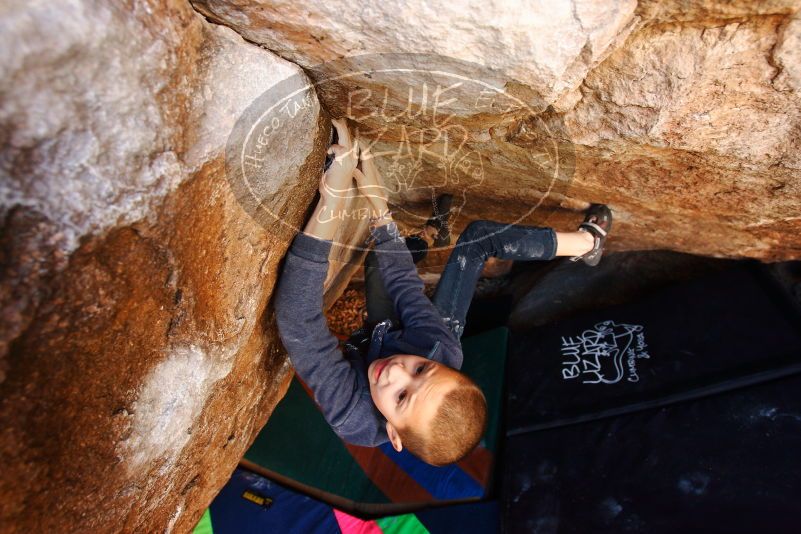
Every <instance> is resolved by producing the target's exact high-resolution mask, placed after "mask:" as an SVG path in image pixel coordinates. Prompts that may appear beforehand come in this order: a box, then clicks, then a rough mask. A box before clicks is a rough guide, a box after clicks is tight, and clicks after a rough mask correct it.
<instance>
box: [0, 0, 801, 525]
mask: <svg viewBox="0 0 801 534" xmlns="http://www.w3.org/2000/svg"><path fill="white" fill-rule="evenodd" d="M193 7H194V8H195V9H193ZM799 7H801V0H770V1H765V2H752V1H745V0H743V1H734V2H729V1H725V2H724V1H715V0H708V1H703V0H675V1H669V2H665V1H661V0H644V1H641V2H637V1H635V0H620V1H617V2H608V1H603V2H602V1H600V0H558V1H547V2H546V1H523V0H519V1H517V0H515V1H504V2H500V1H489V2H487V1H484V2H480V1H478V0H470V1H468V2H461V3H454V2H430V1H428V2H426V1H423V0H410V1H408V2H404V3H402V7H401V6H400V5H399V4H397V3H392V2H378V1H372V0H371V1H369V2H362V3H361V4H359V5H358V6H355V5H354V4H352V3H346V2H341V1H338V0H332V1H328V2H316V3H297V2H295V3H293V2H288V1H284V0H192V3H191V4H190V3H189V2H186V0H119V1H116V2H102V1H100V0H69V1H64V2H59V3H57V4H52V3H47V2H44V1H38V0H35V1H28V2H2V3H0V47H1V48H2V50H3V51H4V54H3V57H2V58H0V122H1V123H2V128H0V132H2V133H0V140H1V141H2V142H0V145H1V148H0V172H1V173H2V174H1V175H0V176H1V178H2V181H1V182H0V225H2V232H1V233H0V277H2V279H1V280H0V309H1V310H2V322H0V428H1V429H2V430H1V431H0V460H1V461H2V465H3V475H2V477H0V530H1V531H4V532H29V531H34V532H39V531H45V530H55V531H64V530H67V531H82V532H83V531H85V532H95V531H112V530H113V531H124V532H155V531H173V530H174V531H179V532H183V531H187V530H188V529H190V528H191V527H192V526H193V525H194V523H195V521H196V520H197V519H198V517H199V516H200V513H201V512H202V510H203V509H204V508H205V507H206V506H207V505H208V503H209V502H210V500H211V499H212V497H213V496H214V494H215V493H216V491H217V490H218V489H219V488H220V487H221V486H222V484H223V483H224V482H225V480H226V479H227V477H228V475H229V474H230V473H231V471H232V470H233V468H234V466H235V465H236V463H237V461H238V460H239V459H240V457H241V455H242V453H243V452H244V450H245V449H246V448H247V446H248V444H249V443H250V442H251V440H252V438H253V436H254V435H255V432H257V431H258V430H259V429H260V428H261V427H262V426H263V424H264V423H265V422H266V420H267V418H268V416H269V414H270V413H271V410H272V408H273V407H274V406H275V404H276V402H277V401H278V400H279V399H280V397H281V395H282V394H283V391H284V389H285V387H286V385H287V383H288V380H289V377H290V375H291V370H290V366H289V365H288V363H287V361H286V358H285V354H284V352H283V349H282V347H281V345H280V342H279V341H278V337H277V334H276V331H275V326H274V323H273V320H272V313H271V311H270V308H269V299H270V296H271V293H272V289H273V286H274V284H275V281H276V275H277V272H278V268H279V265H280V261H281V259H282V257H283V255H284V253H285V251H286V248H287V246H288V244H289V242H290V239H291V237H292V235H293V232H294V231H296V229H297V228H298V227H300V226H301V225H302V224H303V222H304V219H305V217H306V216H307V215H308V208H309V206H310V204H311V203H312V201H313V198H314V194H315V190H316V189H317V186H318V181H319V170H320V167H321V165H322V160H323V154H324V147H325V145H326V144H327V142H328V139H329V134H330V130H329V126H328V121H327V119H326V115H327V114H329V113H330V114H331V115H337V116H347V117H349V119H350V121H351V125H352V126H353V128H354V129H357V130H358V132H359V134H360V135H362V136H363V137H365V138H366V139H368V140H370V142H371V143H373V147H372V148H373V153H374V154H375V155H376V156H377V157H378V164H379V166H380V167H381V170H382V171H383V175H384V177H385V179H386V182H387V183H386V186H387V189H388V190H389V199H390V201H391V204H392V207H393V209H394V210H395V216H396V218H397V219H398V220H400V221H401V222H402V223H403V224H404V225H405V226H406V228H407V229H414V228H419V227H421V226H422V224H423V222H424V221H425V220H426V219H427V218H428V217H429V216H430V215H431V200H432V198H435V197H436V195H437V194H439V193H442V192H450V193H453V194H454V195H455V197H456V198H455V202H454V209H455V217H454V220H453V226H454V228H455V231H456V232H458V231H460V230H461V229H462V228H464V226H465V225H466V224H467V223H468V222H469V221H471V220H473V219H477V218H489V219H496V220H502V221H507V222H513V221H514V222H522V223H526V224H549V225H553V226H556V227H557V228H561V229H567V228H573V227H575V225H576V223H577V222H578V221H579V220H580V218H581V215H580V211H581V210H582V209H584V208H585V207H586V206H587V205H588V203H590V202H606V203H609V204H611V205H612V207H613V209H614V210H615V213H616V222H615V230H614V232H615V236H614V239H613V240H612V241H610V245H611V247H612V248H616V249H619V250H623V249H656V248H667V249H673V250H677V251H683V252H692V253H700V254H707V255H714V256H725V257H740V256H750V257H754V258H760V259H764V260H775V259H791V258H799V257H801V201H799V198H801V57H799V50H801V46H800V44H801V16H799V13H798V12H799ZM198 11H199V12H200V13H202V15H203V16H201V15H200V14H198V13H197V12H198ZM204 16H205V17H206V18H204ZM209 21H211V22H209ZM217 23H219V24H217ZM293 63H295V64H293ZM299 67H302V68H303V69H305V70H306V71H307V72H308V76H309V78H307V77H306V76H307V75H306V74H305V73H304V70H301V68H299ZM309 80H310V81H311V82H313V83H314V85H315V86H314V89H315V90H314V91H312V90H310V89H309V88H308V87H306V86H307V83H308V82H309ZM279 86H280V90H276V91H272V92H270V91H267V90H268V89H271V88H275V87H279ZM265 91H267V93H265ZM265 94H267V95H268V97H264V95H265ZM263 97H264V98H263ZM284 97H286V98H284ZM318 99H319V100H318ZM273 104H275V106H276V107H271V106H272V105H273ZM254 106H255V107H254ZM260 106H261V107H260ZM271 113H272V115H271ZM282 114H285V115H282ZM287 117H289V118H291V119H292V120H287ZM248 121H250V122H248ZM260 121H261V122H260ZM275 121H277V122H275ZM257 125H258V126H259V127H258V128H257V127H256V126H257ZM237 136H239V137H237ZM237 161H238V162H239V165H236V164H232V162H234V163H236V162H237ZM232 165H233V166H232ZM243 169H246V170H243ZM240 171H241V173H240ZM250 172H252V173H253V174H252V175H250V174H248V173H250ZM226 178H227V179H226ZM364 205H365V204H364V200H363V199H354V200H352V201H351V202H350V203H349V204H348V207H347V209H346V210H345V212H343V213H342V214H341V216H342V218H343V220H345V222H346V223H345V224H344V225H343V227H342V229H341V230H340V232H339V234H338V236H337V238H336V241H337V242H338V246H337V247H336V248H335V250H334V253H333V254H332V268H331V270H330V272H329V277H328V281H327V284H328V292H327V295H326V300H325V302H326V303H328V304H330V303H331V302H333V300H334V299H335V298H336V296H337V295H338V294H339V293H340V292H341V291H342V289H343V288H344V286H345V284H346V283H347V281H348V279H349V278H350V276H351V275H352V273H353V272H354V271H355V270H356V269H357V267H358V264H359V262H360V260H361V258H362V257H363V254H364V251H365V250H364V247H363V246H362V245H364V243H363V240H364V237H365V232H366V222H365V220H364V219H363V218H362V217H360V216H358V213H359V210H361V209H362V208H364ZM447 252H448V251H447V250H444V249H443V250H434V251H432V252H431V254H430V256H429V258H427V260H426V263H427V268H428V269H430V270H432V271H437V270H438V268H440V267H441V264H442V263H444V261H445V260H446V259H447ZM437 262H439V265H436V263H437Z"/></svg>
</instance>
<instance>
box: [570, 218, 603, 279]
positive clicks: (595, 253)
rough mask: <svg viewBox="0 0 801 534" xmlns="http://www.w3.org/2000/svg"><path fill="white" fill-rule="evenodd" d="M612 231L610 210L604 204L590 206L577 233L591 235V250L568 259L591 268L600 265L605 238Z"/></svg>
mask: <svg viewBox="0 0 801 534" xmlns="http://www.w3.org/2000/svg"><path fill="white" fill-rule="evenodd" d="M611 229H612V210H610V209H609V207H608V206H607V205H605V204H592V205H591V206H590V209H588V210H587V215H586V216H585V217H584V222H583V223H581V224H580V225H579V232H588V233H590V234H591V235H592V237H593V239H594V243H593V246H592V249H591V250H590V251H589V252H587V253H586V254H583V255H581V256H574V257H572V258H570V260H571V261H579V260H582V261H583V262H584V263H586V264H587V265H589V266H591V267H595V266H596V265H598V263H600V261H601V256H602V255H603V253H604V245H605V244H606V237H607V236H608V235H609V231H610V230H611Z"/></svg>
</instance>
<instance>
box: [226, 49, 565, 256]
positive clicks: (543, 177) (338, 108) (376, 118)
mask: <svg viewBox="0 0 801 534" xmlns="http://www.w3.org/2000/svg"><path fill="white" fill-rule="evenodd" d="M306 75H308V76H306ZM306 75H299V76H295V77H292V78H289V79H286V80H283V81H281V82H280V83H278V84H276V85H275V86H273V87H271V88H270V89H268V90H267V91H265V93H264V94H262V95H261V96H260V97H259V98H258V99H257V100H256V101H254V102H253V104H251V105H250V106H249V107H248V109H247V110H246V111H245V113H243V115H242V116H241V117H240V118H239V120H238V121H237V123H236V125H235V127H234V129H233V131H232V133H231V135H230V136H229V139H228V144H227V147H226V176H227V178H228V180H229V182H230V183H231V186H232V188H233V190H234V192H235V194H236V197H237V199H238V201H239V202H240V204H241V205H242V206H243V207H244V209H245V210H246V211H247V212H248V213H249V214H251V215H252V216H253V217H254V218H255V219H256V220H257V221H258V222H259V223H260V224H262V225H263V226H265V227H271V228H275V227H276V225H278V226H279V227H283V228H285V229H286V230H288V231H289V232H291V233H290V234H289V235H292V234H294V233H295V232H297V231H300V230H301V228H297V227H292V225H291V224H289V223H288V222H287V217H286V213H287V211H288V210H289V209H291V208H293V207H294V208H296V207H297V206H295V205H294V204H293V203H294V202H295V201H294V199H293V198H292V197H291V191H292V185H294V184H287V177H289V176H293V177H294V176H297V175H298V168H297V165H298V161H299V160H303V161H306V162H308V161H312V160H313V161H319V162H320V164H319V168H318V169H311V170H312V171H314V172H317V173H319V175H320V176H322V174H323V165H322V161H323V154H322V153H321V154H320V155H319V158H309V157H308V154H309V153H310V152H311V151H313V150H315V149H316V150H320V148H319V144H318V146H317V147H315V143H314V137H315V135H314V133H315V132H316V131H317V130H318V129H319V125H318V121H317V117H318V113H320V110H319V108H318V102H319V103H321V104H322V106H323V108H324V109H325V110H326V111H327V114H328V115H329V116H330V117H333V118H345V119H347V122H348V125H349V129H350V135H351V136H352V137H353V138H354V139H355V138H358V139H359V140H360V143H363V145H364V146H367V147H369V152H370V154H371V156H372V157H373V160H374V162H375V164H376V166H377V168H378V170H379V174H380V177H381V187H382V188H383V190H384V191H383V193H384V194H383V195H382V196H384V197H385V198H386V199H387V204H388V207H389V209H390V210H391V211H392V213H393V218H394V219H395V221H397V222H398V225H399V226H400V227H402V229H403V233H404V234H405V235H407V236H419V237H418V239H421V240H424V241H426V242H427V247H428V250H429V251H430V250H438V249H439V250H443V249H449V248H451V247H453V246H454V245H455V244H456V241H455V240H454V239H451V242H450V243H449V244H447V243H445V244H443V243H442V242H441V241H442V240H439V241H440V242H436V241H433V237H434V234H436V233H437V231H436V228H434V229H432V228H431V225H430V223H431V220H432V218H433V219H439V220H445V221H447V223H448V225H449V226H450V227H451V228H454V227H457V228H458V227H463V226H464V225H465V224H466V223H467V222H469V221H470V220H475V219H482V218H483V219H487V218H493V219H499V220H502V221H503V223H504V225H497V228H498V229H497V230H496V233H497V232H503V230H504V229H505V228H507V227H508V226H509V225H512V224H522V223H523V222H524V221H531V220H536V221H538V222H539V223H542V222H544V221H546V220H547V218H548V215H549V213H550V211H551V210H553V209H555V208H557V207H558V206H559V202H560V199H561V198H562V197H563V195H564V193H565V192H566V191H567V189H568V187H569V185H570V182H571V179H572V177H573V171H574V169H575V151H574V147H573V145H572V143H570V141H569V136H568V135H566V133H565V131H564V125H563V123H562V122H561V118H560V115H559V114H557V113H555V112H553V110H551V109H550V108H548V107H547V106H544V105H543V104H542V102H540V101H539V100H538V98H537V97H536V95H533V94H532V93H531V92H530V91H529V90H528V88H527V87H526V86H524V85H522V84H517V83H514V82H511V81H509V79H508V78H507V77H505V76H503V75H501V74H499V73H497V72H495V71H494V70H492V69H491V68H489V67H486V66H482V65H478V64H474V63H470V62H465V61H462V60H458V59H454V58H450V57H444V56H437V55H428V54H373V55H364V56H356V57H350V58H343V59H341V60H337V61H332V62H327V63H323V64H320V65H318V66H316V67H314V68H311V69H308V70H307V71H306ZM325 127H326V128H329V127H330V125H328V124H326V125H325ZM291 154H300V155H301V157H300V158H293V157H290V156H289V155H291ZM339 194H340V195H342V196H343V197H345V201H344V202H343V206H344V207H343V208H342V209H341V211H340V212H338V213H331V214H328V215H327V216H328V217H331V218H337V219H340V220H341V221H343V223H344V222H348V224H352V223H353V221H365V223H366V220H367V219H368V217H369V216H370V214H371V209H370V204H369V202H368V201H367V200H366V199H365V198H360V197H361V196H362V192H360V191H359V189H358V188H357V186H356V184H355V182H354V184H353V187H352V188H351V189H349V190H347V191H340V192H339ZM443 194H446V195H451V202H450V211H449V212H447V213H439V211H440V210H439V208H440V206H439V203H438V202H437V199H438V198H440V195H443ZM535 214H536V215H535ZM532 215H534V217H532ZM529 224H530V223H529ZM427 226H428V227H427ZM364 227H366V224H365V226H364ZM484 237H485V236H484ZM482 238H483V237H482ZM407 239H408V238H407ZM407 242H408V241H407ZM462 242H464V240H463V241H462ZM337 244H338V245H339V246H342V247H346V248H351V249H354V252H356V251H359V250H364V249H365V248H369V244H368V243H367V242H365V240H364V239H361V238H360V237H359V236H355V235H348V236H345V237H342V238H340V239H338V243H337ZM352 256H359V255H358V254H352Z"/></svg>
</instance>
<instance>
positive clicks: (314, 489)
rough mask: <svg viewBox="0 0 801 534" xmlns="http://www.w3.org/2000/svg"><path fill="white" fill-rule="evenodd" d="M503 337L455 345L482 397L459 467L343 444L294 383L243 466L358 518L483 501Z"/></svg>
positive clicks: (499, 333) (498, 332)
mask: <svg viewBox="0 0 801 534" xmlns="http://www.w3.org/2000/svg"><path fill="white" fill-rule="evenodd" d="M508 335H509V331H508V329H507V328H505V327H500V328H495V329H493V330H490V331H487V332H483V333H481V334H477V335H475V336H471V337H469V338H466V339H463V340H462V349H463V352H464V363H463V366H462V371H463V372H464V373H465V374H467V375H468V376H470V377H471V378H472V379H473V380H475V381H476V383H477V384H478V385H479V386H480V387H481V389H482V390H483V392H484V395H485V396H486V398H487V403H488V408H489V418H488V427H487V432H486V434H485V436H484V438H483V439H482V443H481V445H480V446H479V447H478V449H477V450H476V451H474V453H472V454H471V455H470V456H468V458H466V459H465V460H463V461H462V462H459V463H458V464H454V465H451V466H445V467H433V466H430V465H427V464H425V463H423V462H421V461H420V460H418V459H417V458H415V457H414V456H412V455H411V454H409V453H408V452H406V451H402V452H401V453H397V452H395V451H394V450H393V449H392V447H391V446H389V444H387V445H386V446H382V447H376V448H367V447H357V446H352V445H346V444H345V443H344V442H343V441H342V440H341V439H340V438H339V437H338V436H337V435H336V434H335V433H334V432H333V431H332V430H331V428H330V427H329V426H328V423H326V421H325V419H324V418H323V416H322V414H321V413H320V411H319V409H318V408H317V405H316V404H315V403H314V400H313V399H312V398H311V397H310V395H309V393H308V392H307V390H306V388H305V387H304V385H303V384H302V383H301V382H300V381H299V380H298V379H297V377H296V378H295V379H293V381H292V384H291V385H290V387H289V390H288V392H287V394H286V396H285V397H284V399H283V400H282V401H281V402H280V403H279V404H278V406H277V407H276V409H275V411H274V412H273V415H272V417H271V418H270V420H269V421H268V422H267V424H266V425H265V427H264V428H263V429H262V431H261V432H260V433H259V435H258V436H257V437H256V440H255V442H254V443H253V445H252V446H251V448H250V449H249V450H248V451H247V452H246V453H245V458H244V460H243V462H242V463H243V466H245V467H247V468H248V469H251V470H254V471H256V472H259V473H261V474H264V475H266V476H268V477H270V478H273V479H275V480H277V481H279V482H281V483H283V484H286V485H288V486H290V487H293V488H295V489H299V490H301V491H305V492H306V493H309V494H311V495H313V496H315V497H317V498H320V499H322V500H324V501H327V502H329V503H331V504H334V505H336V506H339V507H341V508H344V509H350V510H354V511H358V512H363V513H382V512H388V511H393V510H403V509H411V508H413V507H414V506H419V505H424V504H430V503H433V502H458V501H469V500H475V499H479V498H482V497H485V496H486V494H487V488H489V487H490V484H491V479H492V474H493V467H494V454H495V451H496V447H497V443H498V435H499V422H500V411H501V406H502V397H503V381H504V372H505V371H504V368H505V362H506V349H507V341H508ZM410 505H413V506H411V508H410Z"/></svg>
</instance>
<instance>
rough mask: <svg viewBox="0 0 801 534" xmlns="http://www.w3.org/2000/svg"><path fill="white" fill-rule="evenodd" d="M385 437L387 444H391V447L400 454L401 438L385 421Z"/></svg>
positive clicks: (401, 447) (401, 448)
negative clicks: (387, 438)
mask: <svg viewBox="0 0 801 534" xmlns="http://www.w3.org/2000/svg"><path fill="white" fill-rule="evenodd" d="M387 436H389V442H390V443H392V447H393V448H394V449H395V450H396V451H398V452H400V451H402V450H403V443H402V442H401V437H400V435H399V434H398V431H397V430H395V427H394V426H392V425H391V424H390V422H389V421H387Z"/></svg>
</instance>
